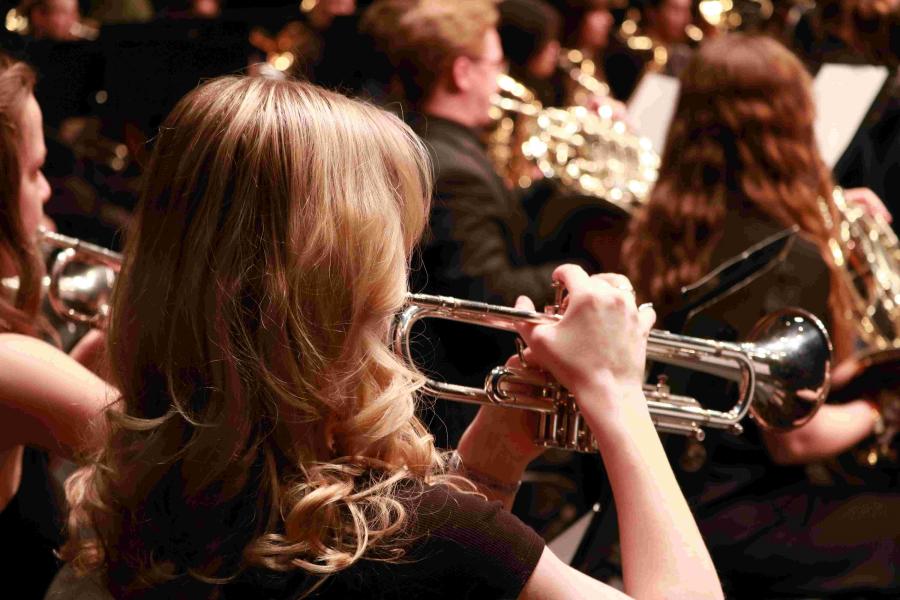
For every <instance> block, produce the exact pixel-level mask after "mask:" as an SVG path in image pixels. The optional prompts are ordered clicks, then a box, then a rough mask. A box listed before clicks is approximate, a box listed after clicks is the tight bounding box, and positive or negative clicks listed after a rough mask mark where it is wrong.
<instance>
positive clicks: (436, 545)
mask: <svg viewBox="0 0 900 600" xmlns="http://www.w3.org/2000/svg"><path fill="white" fill-rule="evenodd" d="M414 530H415V533H416V535H417V536H419V538H418V539H420V540H422V543H421V544H415V543H414V550H413V551H412V552H411V555H414V556H418V558H420V559H421V560H420V562H419V564H418V565H417V570H418V571H419V572H422V573H432V574H434V575H438V574H439V579H443V580H445V585H447V586H450V587H461V588H462V589H459V590H458V591H459V592H460V594H461V595H462V596H463V597H471V598H490V597H494V598H516V597H518V595H519V593H520V592H521V591H522V588H523V587H524V586H525V583H526V582H527V581H528V578H529V577H530V576H531V573H532V572H533V571H534V569H535V567H536V566H537V563H538V560H539V559H540V557H541V553H542V552H543V550H544V540H543V539H542V538H541V537H540V536H539V535H538V534H537V533H535V532H534V530H532V529H531V528H530V527H528V526H527V525H525V524H524V523H522V521H520V520H519V519H518V518H516V517H515V516H513V515H512V514H511V513H509V512H508V511H506V510H505V509H504V508H503V506H502V505H501V504H500V503H499V502H488V501H486V500H485V499H484V498H482V497H481V496H477V495H475V494H467V493H461V492H457V491H455V490H452V489H450V488H448V487H446V486H442V485H439V486H433V487H430V488H428V489H427V490H426V491H425V492H424V493H423V494H422V496H421V497H420V498H419V499H418V500H417V507H416V509H415V521H414ZM435 561H439V562H435ZM435 570H436V571H435Z"/></svg>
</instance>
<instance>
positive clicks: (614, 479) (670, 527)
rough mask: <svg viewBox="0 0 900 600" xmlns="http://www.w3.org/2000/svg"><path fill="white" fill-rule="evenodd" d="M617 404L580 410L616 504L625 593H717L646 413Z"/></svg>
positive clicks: (693, 525) (700, 543)
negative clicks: (603, 410)
mask: <svg viewBox="0 0 900 600" xmlns="http://www.w3.org/2000/svg"><path fill="white" fill-rule="evenodd" d="M580 393H604V391H603V390H593V391H592V390H586V391H584V392H580ZM630 393H632V394H635V393H637V394H640V391H638V390H634V391H632V392H630ZM641 396H643V395H642V394H641ZM641 401H643V402H645V400H644V399H643V397H642V398H641ZM618 404H619V405H620V406H621V407H622V408H621V410H620V411H619V412H618V413H617V414H615V415H586V417H588V422H589V423H590V425H591V430H592V431H594V432H595V435H597V436H598V442H599V443H600V447H601V449H602V455H603V462H604V465H605V466H606V470H607V473H608V476H609V480H610V484H611V486H612V490H613V494H614V496H615V501H616V506H617V507H618V518H619V531H620V541H621V548H622V563H623V575H624V580H625V591H626V593H628V594H629V595H631V596H633V597H637V598H718V597H721V595H722V590H721V584H720V583H719V580H718V576H717V575H716V571H715V567H714V566H713V563H712V559H711V558H710V556H709V553H708V551H707V549H706V546H705V544H704V542H703V538H702V537H701V535H700V532H699V530H698V528H697V525H696V523H695V521H694V517H693V515H692V514H691V511H690V509H689V507H688V505H687V502H686V501H685V499H684V496H683V494H682V492H681V489H680V488H679V486H678V483H677V481H676V479H675V476H674V474H673V473H672V469H671V467H670V466H669V462H668V459H667V457H666V455H665V452H664V451H663V448H662V444H661V442H660V439H659V434H658V433H657V432H656V429H655V428H654V426H653V423H652V421H651V420H650V416H649V414H648V413H647V412H646V410H640V409H639V410H635V409H634V408H633V407H635V406H636V403H635V402H628V401H625V400H623V401H621V402H619V403H618ZM637 406H639V405H637Z"/></svg>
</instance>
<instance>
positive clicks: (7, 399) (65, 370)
mask: <svg viewBox="0 0 900 600" xmlns="http://www.w3.org/2000/svg"><path fill="white" fill-rule="evenodd" d="M114 397H115V394H114V390H113V389H112V388H111V387H110V386H109V385H108V384H107V383H106V382H104V381H103V380H102V379H100V378H99V377H97V376H96V375H94V374H93V373H91V372H90V371H88V370H87V369H86V368H84V367H83V366H81V365H80V364H78V363H77V362H76V361H75V360H74V359H72V358H71V357H70V356H68V355H67V354H65V353H63V352H61V351H59V350H57V349H56V348H54V347H53V346H51V345H49V344H46V343H44V342H42V341H40V340H37V339H35V338H31V337H27V336H22V335H17V334H8V333H5V334H0V440H2V442H0V445H2V449H7V448H11V447H14V446H18V445H33V446H38V447H42V448H45V449H47V450H50V451H52V452H55V453H59V454H61V455H62V456H66V457H72V456H73V455H74V454H76V453H77V452H78V451H80V450H85V449H89V448H91V447H93V446H94V445H95V444H97V443H99V442H100V440H101V439H102V423H103V419H102V412H103V410H104V409H105V408H106V406H107V405H108V404H109V403H110V401H111V400H112V399H113V398H114Z"/></svg>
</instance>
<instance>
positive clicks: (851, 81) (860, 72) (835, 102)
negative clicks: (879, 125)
mask: <svg viewBox="0 0 900 600" xmlns="http://www.w3.org/2000/svg"><path fill="white" fill-rule="evenodd" d="M887 77H888V70H887V68H886V67H876V66H872V65H824V66H823V67H822V68H821V69H820V70H819V74H818V75H816V79H815V81H814V82H813V97H814V98H815V103H816V125H815V127H816V141H817V142H818V144H819V152H820V153H821V154H822V159H823V160H824V161H825V164H826V165H828V168H830V169H833V168H834V165H835V164H837V161H838V160H840V158H841V156H842V155H843V154H844V151H845V150H846V149H847V146H849V145H850V141H851V140H852V139H853V136H854V135H856V131H857V130H858V129H859V126H860V125H861V124H862V121H863V119H864V118H865V116H866V113H868V112H869V108H871V106H872V102H874V101H875V97H876V96H877V95H878V92H879V91H880V90H881V88H882V86H884V82H885V81H886V80H887Z"/></svg>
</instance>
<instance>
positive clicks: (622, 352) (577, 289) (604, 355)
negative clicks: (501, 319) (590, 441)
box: [518, 265, 656, 434]
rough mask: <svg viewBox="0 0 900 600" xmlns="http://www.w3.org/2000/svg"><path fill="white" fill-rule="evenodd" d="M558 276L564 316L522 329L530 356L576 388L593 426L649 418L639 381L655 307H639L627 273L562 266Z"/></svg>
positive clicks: (576, 396)
mask: <svg viewBox="0 0 900 600" xmlns="http://www.w3.org/2000/svg"><path fill="white" fill-rule="evenodd" d="M554 280H556V281H559V282H560V283H561V284H562V285H563V286H564V287H565V288H566V290H567V291H568V296H567V297H566V300H565V305H564V312H563V317H562V319H561V320H560V321H559V322H558V323H555V324H551V325H528V324H525V325H520V326H519V327H518V331H519V334H520V335H521V336H522V337H523V338H524V339H525V342H526V343H527V344H528V351H527V353H526V359H527V360H528V361H529V363H530V364H531V363H533V366H539V367H541V368H544V369H546V370H547V371H549V372H550V373H552V374H553V376H554V377H555V378H556V379H557V380H558V381H559V382H560V383H561V384H562V385H563V386H565V387H566V388H568V389H569V391H570V392H572V394H573V395H574V396H575V398H576V401H577V402H578V405H579V408H580V409H581V411H582V413H583V414H584V415H585V417H586V418H587V419H588V422H589V424H590V426H591V429H592V430H593V429H594V428H595V426H599V427H600V428H601V429H602V428H604V427H606V424H612V421H613V420H615V419H616V418H617V417H619V416H625V415H631V416H636V415H641V414H643V415H644V417H645V418H646V419H647V420H648V421H649V414H648V412H647V404H646V401H645V399H644V395H643V391H642V388H641V385H642V383H643V380H644V368H645V363H646V351H647V338H648V336H649V334H650V329H651V328H652V326H653V323H654V321H655V320H656V313H655V312H654V311H653V309H652V307H651V306H649V305H645V306H642V307H641V308H640V309H639V308H638V307H637V306H636V304H635V299H634V292H633V289H632V287H631V283H630V282H629V281H628V279H627V278H626V277H624V276H623V275H617V274H613V273H604V274H599V275H593V276H588V274H587V273H586V272H585V271H584V270H582V269H581V268H580V267H577V266H574V265H563V266H561V267H559V268H558V269H557V270H556V271H555V272H554ZM529 305H530V302H529ZM529 308H530V306H529ZM596 433H598V432H595V434H596Z"/></svg>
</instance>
